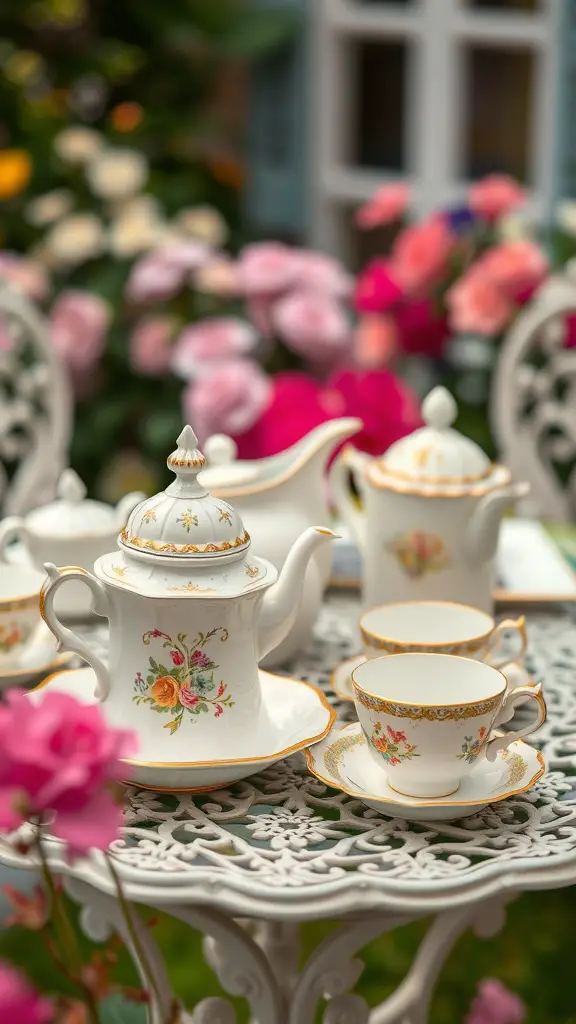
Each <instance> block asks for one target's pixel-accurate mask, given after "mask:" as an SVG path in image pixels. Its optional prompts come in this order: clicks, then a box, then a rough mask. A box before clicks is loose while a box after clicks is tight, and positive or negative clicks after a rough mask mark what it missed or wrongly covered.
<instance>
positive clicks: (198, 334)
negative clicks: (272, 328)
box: [172, 317, 258, 381]
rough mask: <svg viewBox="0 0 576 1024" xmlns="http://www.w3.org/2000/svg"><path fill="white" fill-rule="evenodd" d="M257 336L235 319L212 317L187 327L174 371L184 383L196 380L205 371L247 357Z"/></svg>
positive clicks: (178, 346) (177, 347)
mask: <svg viewBox="0 0 576 1024" xmlns="http://www.w3.org/2000/svg"><path fill="white" fill-rule="evenodd" d="M257 340H258V335H257V333H256V331H255V329H254V328H253V327H252V325H251V324H249V323H247V322H246V321H245V320H240V319H239V318H236V317H213V318H211V319H207V320H201V321H200V322H199V323H197V324H191V325H190V326H189V327H186V328H185V330H184V331H182V334H181V335H180V337H179V338H178V340H177V342H176V344H175V346H174V351H173V354H172V369H173V371H174V373H175V374H176V376H178V377H181V378H182V379H183V380H188V381H189V380H193V379H194V378H195V377H197V376H199V375H200V374H201V373H202V370H203V369H204V370H205V369H206V367H210V366H212V365H213V364H215V363H222V362H224V361H225V360H227V359H236V358H238V357H239V356H243V355H247V354H248V353H249V352H250V351H251V350H252V349H253V348H254V347H255V346H256V342H257Z"/></svg>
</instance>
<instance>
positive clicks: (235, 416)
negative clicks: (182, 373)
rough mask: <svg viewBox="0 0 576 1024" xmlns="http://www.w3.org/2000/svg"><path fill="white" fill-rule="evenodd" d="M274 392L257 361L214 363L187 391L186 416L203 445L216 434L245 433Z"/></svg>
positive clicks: (184, 405)
mask: <svg viewBox="0 0 576 1024" xmlns="http://www.w3.org/2000/svg"><path fill="white" fill-rule="evenodd" d="M271 393H272V380H271V378H270V377H269V376H268V375H267V374H266V373H265V372H264V370H263V369H262V367H261V366H260V364H259V363H257V362H256V361H255V360H254V359H241V358H237V359H229V360H226V361H224V362H221V363H213V364H211V365H208V366H205V367H204V370H203V372H202V375H201V376H200V377H199V379H198V380H197V381H195V382H191V383H190V384H189V385H188V387H187V388H186V390H185V391H184V394H183V407H184V416H185V418H186V419H187V420H188V421H189V422H191V423H193V424H194V427H195V430H196V433H197V434H198V437H199V438H200V441H201V443H204V441H205V440H206V438H207V437H209V436H210V435H211V434H215V433H225V434H231V435H233V436H235V435H237V434H243V433H244V432H245V431H246V430H249V429H250V427H251V426H252V425H253V424H254V423H256V422H257V420H258V419H259V418H260V416H261V415H262V413H263V412H264V410H265V409H266V407H267V406H268V403H269V400H270V396H271Z"/></svg>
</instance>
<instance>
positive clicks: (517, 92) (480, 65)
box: [462, 47, 534, 181]
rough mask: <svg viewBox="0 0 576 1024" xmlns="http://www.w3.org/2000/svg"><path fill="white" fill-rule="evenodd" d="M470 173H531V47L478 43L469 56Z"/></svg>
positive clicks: (522, 177) (466, 153)
mask: <svg viewBox="0 0 576 1024" xmlns="http://www.w3.org/2000/svg"><path fill="white" fill-rule="evenodd" d="M465 68H466V74H465V87H466V99H465V116H466V121H465V125H464V133H463V134H464V161H463V163H464V166H463V168H462V171H463V175H464V177H466V178H479V177H482V175H484V174H490V172H492V171H502V172H505V173H507V174H513V175H514V176H515V177H517V178H520V180H521V181H527V179H528V178H529V167H530V151H531V142H532V138H531V136H532V105H533V99H532V97H533V88H534V56H533V54H532V53H531V52H530V51H528V50H501V49H489V48H484V47H472V48H470V49H469V50H467V51H466V61H465Z"/></svg>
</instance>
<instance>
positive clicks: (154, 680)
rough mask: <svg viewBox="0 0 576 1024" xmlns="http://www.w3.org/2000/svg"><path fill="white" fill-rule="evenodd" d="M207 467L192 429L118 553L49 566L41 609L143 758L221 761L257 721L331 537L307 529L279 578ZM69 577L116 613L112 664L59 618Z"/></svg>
mask: <svg viewBox="0 0 576 1024" xmlns="http://www.w3.org/2000/svg"><path fill="white" fill-rule="evenodd" d="M205 464H206V463H205V460H204V457H203V456H202V455H201V453H200V452H199V451H198V449H197V441H196V437H195V434H194V431H193V430H192V428H191V427H185V428H184V430H183V431H182V433H181V435H180V437H179V438H178V449H177V450H176V451H175V452H174V453H173V454H172V455H171V456H170V457H169V459H168V466H169V468H170V469H171V470H172V472H173V473H174V474H175V476H176V479H175V480H174V482H173V483H171V484H170V485H169V486H168V487H167V488H166V490H165V491H163V492H162V493H161V494H156V495H155V496H154V497H153V498H147V499H146V500H145V501H143V502H141V503H140V504H139V505H138V506H137V507H136V508H135V509H134V510H133V511H132V512H131V514H130V516H129V518H128V521H127V524H126V527H125V528H124V529H123V530H122V531H121V533H120V537H119V540H118V550H117V551H114V552H112V553H110V554H107V555H103V556H102V557H101V558H99V559H98V560H97V561H96V564H95V566H94V573H89V572H86V571H84V570H82V569H77V568H76V567H74V566H72V567H68V568H61V569H57V568H56V566H54V565H52V564H50V563H48V564H47V565H46V567H45V568H46V571H47V573H48V580H47V581H46V584H45V586H44V589H43V592H42V596H41V611H42V615H43V617H44V619H45V620H46V622H47V623H48V626H49V627H50V629H51V630H52V632H53V633H54V634H55V636H56V637H57V638H58V640H59V642H60V647H61V648H66V649H67V650H71V651H76V653H78V654H80V655H81V657H83V658H85V660H86V661H87V662H88V664H89V665H91V666H92V668H93V669H94V673H95V676H96V682H97V686H96V696H97V697H98V698H99V699H100V700H101V701H103V702H104V701H105V702H106V715H107V718H108V720H109V721H110V722H112V723H113V724H116V725H123V726H126V724H129V725H130V726H131V728H132V729H134V731H135V732H136V733H137V736H138V741H139V751H138V758H139V759H140V764H141V765H144V764H146V765H148V766H153V765H154V764H156V765H157V764H158V763H159V762H162V763H165V764H170V765H173V764H175V763H178V764H184V765H185V764H187V763H188V764H189V763H190V762H192V761H194V762H197V761H212V760H215V759H222V758H225V757H226V749H227V745H228V742H229V738H230V735H231V731H232V730H235V729H247V730H250V729H255V728H257V726H258V724H259V718H260V716H261V715H262V714H263V705H262V694H261V689H260V677H259V674H258V661H259V659H260V658H262V657H264V656H265V655H266V654H267V653H268V652H269V651H270V650H272V649H273V648H274V647H275V646H276V645H277V644H279V643H281V642H282V640H283V638H284V636H285V635H286V633H287V632H288V630H289V629H290V627H291V625H292V623H293V621H294V618H295V615H296V611H297V608H298V604H299V600H300V594H301V591H302V584H303V580H304V574H305V571H306V567H307V565H308V563H309V561H310V558H311V557H312V555H313V554H314V552H315V551H317V550H318V549H319V548H320V547H321V546H322V545H325V544H326V543H327V542H328V541H329V540H331V539H332V538H333V537H334V534H333V533H332V531H331V530H327V529H324V528H322V527H317V528H310V529H308V530H305V531H304V532H303V534H302V535H301V536H300V537H299V538H298V540H296V541H295V543H294V544H293V545H292V548H291V551H290V553H289V555H288V558H287V559H286V562H285V564H284V568H283V569H282V572H281V574H280V577H278V572H277V571H276V569H275V568H274V566H273V565H271V564H270V563H269V562H266V561H264V560H263V559H261V558H256V557H254V556H253V555H252V553H251V552H250V537H249V535H248V533H247V531H246V529H245V527H244V524H243V522H242V520H241V518H240V515H239V514H238V512H237V511H236V509H235V508H233V507H232V506H231V505H228V504H227V503H226V502H224V501H222V500H219V499H217V498H214V497H213V496H212V495H210V494H209V493H208V491H207V490H206V489H205V488H204V487H203V486H202V485H201V484H200V483H199V482H198V479H197V477H198V473H199V472H200V470H201V469H202V468H203V467H204V466H205ZM71 580H73V581H74V582H77V583H82V584H84V585H85V586H86V587H87V588H88V590H89V591H90V592H91V594H92V597H93V599H94V607H95V610H96V612H97V613H98V614H99V615H103V616H105V617H107V618H108V620H109V623H110V655H109V664H108V665H105V664H104V663H103V662H102V661H101V660H100V658H98V657H97V655H96V654H95V653H94V652H93V651H92V650H91V649H90V646H89V645H88V644H86V643H85V642H84V640H83V639H82V638H81V637H79V636H77V635H76V634H75V633H74V632H73V631H72V630H71V629H69V628H67V627H66V626H64V625H63V624H62V623H61V622H60V621H59V619H58V616H57V613H56V611H55V608H54V599H55V597H56V595H57V593H58V591H59V590H60V588H61V587H62V588H65V587H66V586H68V585H69V581H71ZM286 685H290V684H289V683H287V684H286Z"/></svg>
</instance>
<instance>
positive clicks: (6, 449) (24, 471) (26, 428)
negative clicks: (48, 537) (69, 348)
mask: <svg viewBox="0 0 576 1024" xmlns="http://www.w3.org/2000/svg"><path fill="white" fill-rule="evenodd" d="M0 324H1V325H2V329H3V332H4V333H5V334H7V335H8V338H9V339H10V346H9V347H8V348H4V349H3V350H1V351H0V506H1V508H2V512H3V514H5V515H13V514H14V515H23V514H24V513H26V512H27V511H29V510H30V509H31V508H34V507H35V506H37V505H41V504H44V502H47V501H51V500H52V499H53V498H54V496H55V492H56V483H57V480H58V478H59V476H60V474H61V472H62V470H63V469H65V468H66V466H67V464H68V446H69V443H70V436H71V430H72V397H71V390H70V385H69V382H68V376H67V373H66V370H65V367H64V366H63V364H62V361H61V359H60V357H59V355H58V353H57V352H56V351H55V349H54V348H53V346H52V344H51V340H50V334H49V329H48V325H47V324H46V322H45V320H44V319H43V317H42V316H41V315H40V313H39V312H38V311H37V310H36V309H35V308H34V306H33V305H32V303H31V302H30V301H29V300H28V299H26V298H25V297H24V296H23V295H22V294H21V293H20V292H19V291H16V290H15V289H14V288H12V287H11V286H9V285H8V284H6V283H5V282H3V281H1V280H0ZM79 340H81V339H79Z"/></svg>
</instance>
